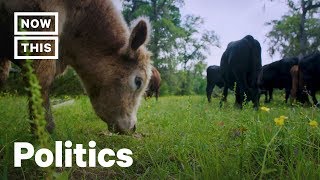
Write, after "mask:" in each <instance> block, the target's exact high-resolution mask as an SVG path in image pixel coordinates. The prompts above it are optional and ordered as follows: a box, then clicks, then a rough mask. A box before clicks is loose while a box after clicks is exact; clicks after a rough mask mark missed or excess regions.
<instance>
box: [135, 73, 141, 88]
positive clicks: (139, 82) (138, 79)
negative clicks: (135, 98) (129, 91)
mask: <svg viewBox="0 0 320 180" xmlns="http://www.w3.org/2000/svg"><path fill="white" fill-rule="evenodd" d="M134 83H135V84H136V87H137V90H138V89H140V88H141V85H142V78H141V77H138V76H137V77H135V79H134Z"/></svg>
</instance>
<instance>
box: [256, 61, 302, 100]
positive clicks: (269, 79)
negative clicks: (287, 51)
mask: <svg viewBox="0 0 320 180" xmlns="http://www.w3.org/2000/svg"><path fill="white" fill-rule="evenodd" d="M298 62H299V59H298V58H296V57H294V58H284V59H281V60H279V61H275V62H273V63H270V64H267V65H264V66H263V67H262V69H261V72H260V75H259V78H258V86H259V88H260V90H262V91H264V94H265V102H266V103H267V102H270V101H271V100H272V92H273V89H274V88H278V89H283V88H284V89H285V92H286V96H285V101H286V103H287V102H288V98H289V95H290V91H291V88H292V77H291V74H290V70H291V68H292V67H293V66H294V65H298ZM268 93H269V98H268Z"/></svg>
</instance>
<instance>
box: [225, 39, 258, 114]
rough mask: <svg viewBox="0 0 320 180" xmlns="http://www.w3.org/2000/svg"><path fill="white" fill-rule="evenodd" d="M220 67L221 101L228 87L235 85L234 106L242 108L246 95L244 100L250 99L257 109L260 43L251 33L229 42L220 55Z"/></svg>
mask: <svg viewBox="0 0 320 180" xmlns="http://www.w3.org/2000/svg"><path fill="white" fill-rule="evenodd" d="M220 67H221V74H222V78H223V81H224V90H223V98H222V100H221V101H226V99H227V94H228V88H233V87H234V85H235V95H236V102H235V104H236V106H238V107H240V108H242V103H243V101H244V99H245V96H244V95H246V100H248V101H249V100H251V101H252V102H253V104H254V107H255V109H257V108H258V106H259V88H258V85H257V79H258V75H259V72H260V70H261V46H260V43H259V42H258V41H257V40H255V39H254V38H253V37H252V36H251V35H247V36H245V37H244V38H242V39H241V40H239V41H234V42H231V43H229V44H228V47H227V49H226V50H225V52H224V53H223V55H222V58H221V63H220ZM235 83H236V84H235ZM220 104H222V102H221V103H220Z"/></svg>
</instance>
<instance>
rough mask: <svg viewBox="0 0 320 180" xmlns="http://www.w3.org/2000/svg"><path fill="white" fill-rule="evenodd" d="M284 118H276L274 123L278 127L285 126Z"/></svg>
mask: <svg viewBox="0 0 320 180" xmlns="http://www.w3.org/2000/svg"><path fill="white" fill-rule="evenodd" d="M284 120H285V119H284V118H281V117H278V118H274V122H275V123H276V125H277V126H283V125H284Z"/></svg>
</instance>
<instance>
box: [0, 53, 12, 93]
mask: <svg viewBox="0 0 320 180" xmlns="http://www.w3.org/2000/svg"><path fill="white" fill-rule="evenodd" d="M10 67H11V63H10V61H9V60H8V59H2V60H0V89H1V88H2V87H3V86H4V84H5V82H6V80H7V79H8V77H9V71H10Z"/></svg>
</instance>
